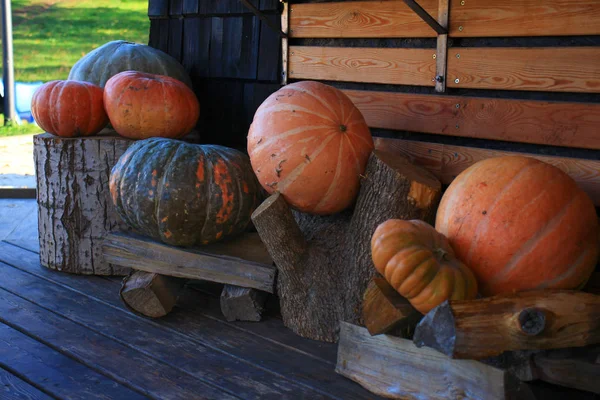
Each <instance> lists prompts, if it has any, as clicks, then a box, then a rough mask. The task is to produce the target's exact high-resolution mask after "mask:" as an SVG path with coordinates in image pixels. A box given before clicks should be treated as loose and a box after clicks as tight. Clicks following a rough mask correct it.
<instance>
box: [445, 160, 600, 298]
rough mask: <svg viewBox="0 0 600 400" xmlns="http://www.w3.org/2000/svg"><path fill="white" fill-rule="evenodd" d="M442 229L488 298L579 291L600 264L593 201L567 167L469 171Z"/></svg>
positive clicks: (500, 165)
mask: <svg viewBox="0 0 600 400" xmlns="http://www.w3.org/2000/svg"><path fill="white" fill-rule="evenodd" d="M435 226H436V229H437V230H438V231H439V232H441V233H443V234H444V235H446V236H447V237H448V239H449V240H450V243H451V245H452V247H453V248H454V250H455V251H456V254H457V256H458V257H459V258H460V259H461V260H462V261H463V262H464V263H465V264H467V265H468V266H469V267H470V268H471V270H472V271H473V272H474V273H475V275H476V277H477V279H478V281H479V285H480V290H481V292H482V293H483V294H485V295H494V294H500V293H507V292H513V291H522V290H529V289H544V288H559V289H574V288H578V287H580V286H582V285H583V284H585V282H586V281H587V280H588V278H589V276H590V275H591V273H592V271H593V270H594V266H595V265H596V262H597V259H598V219H597V216H596V211H595V209H594V205H593V203H592V201H591V199H590V198H589V197H588V196H587V195H586V193H585V192H583V191H582V190H581V189H580V188H578V187H577V184H576V183H575V181H573V179H571V178H570V177H569V176H568V175H567V174H565V173H564V172H562V171H561V170H560V169H558V168H556V167H554V166H552V165H549V164H546V163H544V162H541V161H538V160H535V159H533V158H529V157H522V156H508V157H497V158H490V159H487V160H483V161H480V162H477V163H475V164H474V165H472V166H471V167H469V168H468V169H466V170H465V171H463V172H462V173H461V174H460V175H459V176H458V177H456V179H455V180H454V181H453V182H452V184H451V185H450V186H449V187H448V189H447V190H446V192H445V193H444V196H443V197H442V200H441V203H440V206H439V209H438V214H437V219H436V224H435Z"/></svg>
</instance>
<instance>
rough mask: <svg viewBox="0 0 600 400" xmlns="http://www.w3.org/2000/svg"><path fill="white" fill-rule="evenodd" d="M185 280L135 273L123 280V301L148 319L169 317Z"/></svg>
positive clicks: (141, 272) (140, 272) (121, 293)
mask: <svg viewBox="0 0 600 400" xmlns="http://www.w3.org/2000/svg"><path fill="white" fill-rule="evenodd" d="M184 283H185V280H184V279H179V278H172V277H170V276H164V275H159V274H153V273H149V272H143V271H135V272H133V273H132V274H131V275H130V276H128V277H126V278H125V279H123V284H122V286H121V291H120V295H121V300H123V303H125V305H126V306H127V307H128V308H129V309H130V310H132V311H134V312H136V313H138V314H142V315H144V316H146V317H151V318H159V317H164V316H165V315H167V314H168V313H169V312H170V311H171V310H172V309H173V306H175V303H176V302H177V296H178V293H179V290H180V289H181V288H182V287H183V285H184Z"/></svg>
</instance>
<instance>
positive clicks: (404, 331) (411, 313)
mask: <svg viewBox="0 0 600 400" xmlns="http://www.w3.org/2000/svg"><path fill="white" fill-rule="evenodd" d="M421 317H422V314H421V313H420V312H418V311H417V310H416V309H415V308H414V307H413V306H412V305H411V304H410V302H409V301H408V300H406V299H405V298H404V297H402V296H401V295H400V294H399V293H398V292H396V290H395V289H394V288H393V287H392V286H391V285H390V284H389V283H387V281H386V280H385V279H384V278H382V277H380V276H375V277H373V279H372V280H371V282H370V283H369V286H368V287H367V290H366V291H365V294H364V297H363V320H364V322H365V326H366V327H367V329H368V331H369V333H370V334H371V335H380V334H382V333H387V332H392V333H391V334H394V335H396V336H401V337H408V336H409V335H408V334H409V332H412V330H413V329H414V327H415V325H416V324H417V322H419V320H420V319H421Z"/></svg>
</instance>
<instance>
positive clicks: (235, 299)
mask: <svg viewBox="0 0 600 400" xmlns="http://www.w3.org/2000/svg"><path fill="white" fill-rule="evenodd" d="M266 299H267V293H266V292H262V291H260V290H256V289H250V288H244V287H240V286H233V285H225V286H224V287H223V291H222V292H221V312H222V313H223V315H224V316H225V319H226V320H227V321H260V319H261V316H262V312H263V310H264V305H265V300H266Z"/></svg>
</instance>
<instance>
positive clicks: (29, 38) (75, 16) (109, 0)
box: [12, 0, 150, 82]
mask: <svg viewBox="0 0 600 400" xmlns="http://www.w3.org/2000/svg"><path fill="white" fill-rule="evenodd" d="M12 9H13V42H14V43H13V46H14V57H15V79H16V80H17V81H21V82H32V81H49V80H55V79H66V78H67V76H68V75H69V71H70V70H71V67H72V66H73V64H75V62H77V60H79V59H80V58H81V57H82V56H83V55H85V54H86V53H88V52H89V51H91V50H93V49H95V48H96V47H99V46H101V45H103V44H104V43H106V42H109V41H111V40H117V39H123V40H129V41H132V42H137V43H144V44H147V43H148V32H149V29H150V22H149V19H148V16H147V12H148V0H61V1H58V0H29V1H26V0H13V1H12Z"/></svg>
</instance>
